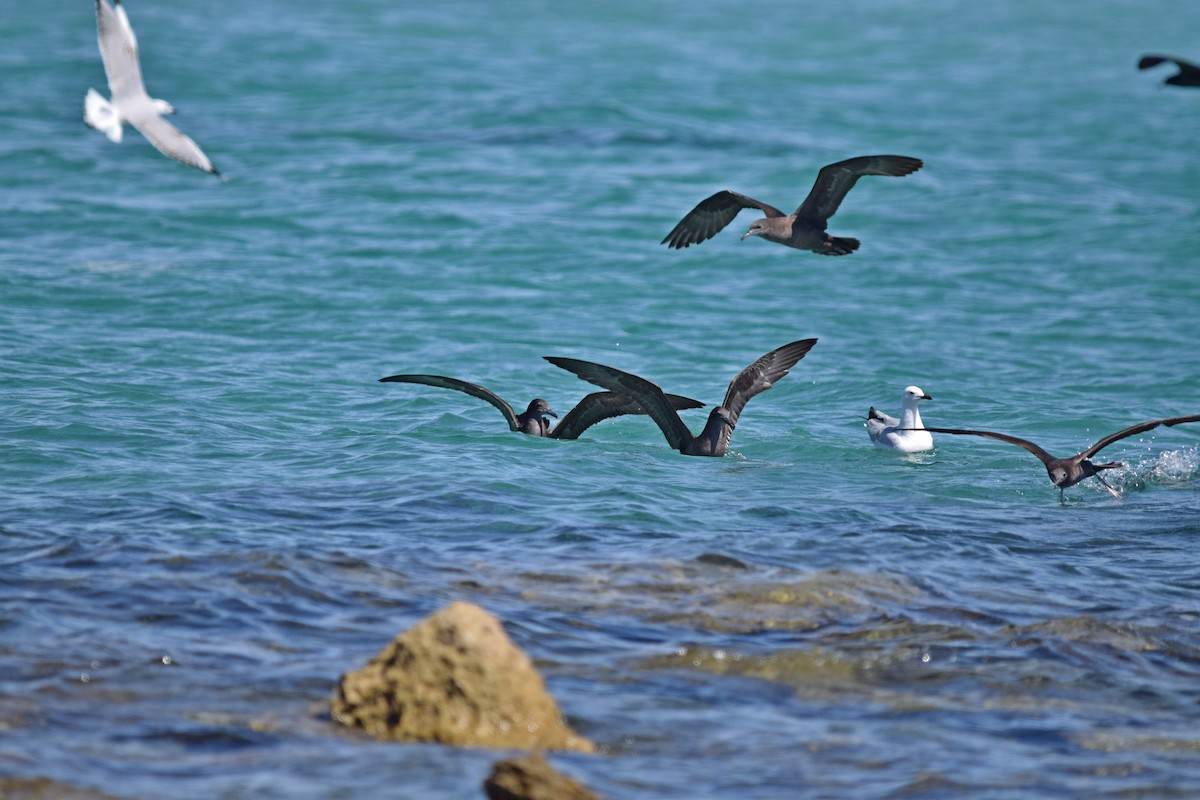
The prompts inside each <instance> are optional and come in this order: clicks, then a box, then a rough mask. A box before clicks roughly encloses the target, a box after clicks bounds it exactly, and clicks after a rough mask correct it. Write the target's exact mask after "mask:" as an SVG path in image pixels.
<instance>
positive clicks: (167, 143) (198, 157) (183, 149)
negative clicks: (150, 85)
mask: <svg viewBox="0 0 1200 800" xmlns="http://www.w3.org/2000/svg"><path fill="white" fill-rule="evenodd" d="M147 110H148V111H149V106H148V105H147ZM127 119H128V121H129V124H130V125H132V126H133V127H135V128H137V129H138V131H140V132H141V134H142V136H145V137H146V140H147V141H149V142H150V144H152V145H154V146H155V147H156V148H157V149H158V151H159V152H160V153H162V154H163V155H165V156H170V157H171V158H173V159H175V160H176V161H179V162H181V163H183V164H187V165H188V166H189V167H196V168H197V169H202V170H204V171H205V172H208V173H211V174H213V175H220V174H221V173H219V172H218V171H217V168H216V167H214V166H213V165H212V162H211V161H209V160H208V156H206V155H204V151H203V150H201V149H200V146H199V145H197V144H196V143H195V142H193V141H192V140H191V139H190V138H188V136H187V135H186V134H184V133H183V132H182V131H180V130H179V129H178V128H176V127H175V126H174V125H172V124H171V123H169V122H167V121H166V120H165V119H163V118H162V117H160V116H159V115H158V114H156V113H153V112H152V111H149V113H145V114H136V115H135V116H132V117H128V118H127Z"/></svg>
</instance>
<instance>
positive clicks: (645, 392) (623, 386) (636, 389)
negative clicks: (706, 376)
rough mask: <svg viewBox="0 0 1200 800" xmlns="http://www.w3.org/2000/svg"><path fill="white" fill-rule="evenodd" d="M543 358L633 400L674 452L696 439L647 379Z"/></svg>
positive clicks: (585, 363) (588, 363)
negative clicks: (660, 432)
mask: <svg viewBox="0 0 1200 800" xmlns="http://www.w3.org/2000/svg"><path fill="white" fill-rule="evenodd" d="M544 358H545V359H546V360H547V361H549V362H550V363H551V364H553V365H554V366H556V367H562V368H563V369H565V370H566V371H568V372H574V373H575V374H576V375H578V376H579V377H580V378H582V379H583V380H585V381H588V382H589V383H594V384H596V385H597V386H600V387H603V388H605V389H608V390H609V391H610V392H616V393H617V394H623V395H627V396H629V397H631V398H633V399H634V400H635V401H637V403H638V404H639V405H640V406H641V407H642V408H644V409H645V410H646V413H647V414H649V415H650V418H651V419H653V420H654V421H655V423H657V425H658V427H659V429H660V430H661V431H662V432H663V436H665V437H666V439H667V443H668V444H670V445H671V447H673V448H674V449H676V450H683V448H685V447H687V446H688V444H689V443H690V442H691V441H692V439H693V438H695V437H693V436H692V432H691V431H689V430H688V428H687V425H685V424H684V423H683V420H682V419H680V418H679V414H677V413H676V412H675V409H674V408H672V407H671V403H670V402H669V401H668V400H667V397H666V395H665V394H663V390H662V389H660V388H659V387H658V386H656V385H655V384H653V383H651V382H650V381H648V380H646V379H645V378H639V377H638V376H637V375H634V374H632V373H629V372H622V371H621V370H619V369H614V368H613V367H606V366H604V365H603V364H595V363H593V362H591V361H580V360H579V359H577V358H559V357H558V356H545V357H544Z"/></svg>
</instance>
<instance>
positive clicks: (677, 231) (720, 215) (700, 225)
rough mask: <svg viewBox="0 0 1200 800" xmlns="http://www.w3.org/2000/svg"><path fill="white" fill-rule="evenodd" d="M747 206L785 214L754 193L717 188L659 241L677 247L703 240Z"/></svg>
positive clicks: (770, 215)
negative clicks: (714, 192) (749, 195)
mask: <svg viewBox="0 0 1200 800" xmlns="http://www.w3.org/2000/svg"><path fill="white" fill-rule="evenodd" d="M743 208H757V209H760V210H761V211H762V212H763V213H764V214H766V215H767V216H768V217H782V216H784V214H783V212H782V211H780V210H779V209H778V208H775V207H774V206H769V205H767V204H766V203H760V202H758V201H757V200H755V199H754V198H753V197H746V195H744V194H738V193H737V192H730V191H723V192H717V193H716V194H714V195H713V196H712V197H707V198H705V199H703V200H701V201H700V202H699V203H697V204H696V207H695V208H693V209H692V210H691V211H689V212H688V213H687V216H685V217H684V218H683V219H681V220H679V223H678V224H677V225H676V226H675V227H674V228H672V229H671V232H670V233H668V234H667V235H666V238H664V239H663V240H662V241H661V242H659V244H665V245H667V246H668V247H671V248H674V249H677V250H678V249H680V248H683V247H687V246H688V245H692V244H700V242H703V241H705V240H706V239H711V238H712V237H714V236H716V235H717V234H718V233H719V232H720V231H721V229H722V228H724V227H725V226H726V225H728V224H729V223H730V222H733V218H734V217H736V216H737V215H738V212H740V211H741V210H742V209H743Z"/></svg>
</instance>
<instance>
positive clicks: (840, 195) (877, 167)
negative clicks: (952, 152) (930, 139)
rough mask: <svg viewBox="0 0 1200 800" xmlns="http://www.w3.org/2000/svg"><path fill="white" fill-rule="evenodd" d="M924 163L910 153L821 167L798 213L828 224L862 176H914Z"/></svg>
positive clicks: (857, 159)
mask: <svg viewBox="0 0 1200 800" xmlns="http://www.w3.org/2000/svg"><path fill="white" fill-rule="evenodd" d="M922 166H924V162H923V161H921V159H919V158H909V157H908V156H858V157H856V158H848V159H846V160H845V161H838V162H836V163H834V164H828V165H826V166H824V167H821V171H820V172H819V173H817V180H816V182H815V183H814V184H813V187H812V190H811V191H809V193H808V197H806V198H804V202H803V203H801V204H800V207H799V208H797V209H796V216H797V217H798V218H800V219H804V220H808V221H810V222H813V223H815V224H817V225H819V226H820V227H821V228H824V227H825V223H826V222H827V221H828V220H829V218H830V217H832V216H833V215H834V214H835V213H837V210H838V206H840V205H841V204H842V201H843V200H845V199H846V193H847V192H849V191H850V190H851V189H853V188H854V184H856V183H858V179H859V178H861V177H862V176H863V175H890V176H893V177H900V176H902V175H911V174H912V173H914V172H916V171H917V170H919V169H920V168H921V167H922Z"/></svg>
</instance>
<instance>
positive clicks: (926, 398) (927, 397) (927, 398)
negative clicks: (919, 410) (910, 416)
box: [917, 394, 933, 400]
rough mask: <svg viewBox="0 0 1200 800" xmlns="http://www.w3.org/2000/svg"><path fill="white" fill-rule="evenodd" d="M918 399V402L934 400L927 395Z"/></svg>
mask: <svg viewBox="0 0 1200 800" xmlns="http://www.w3.org/2000/svg"><path fill="white" fill-rule="evenodd" d="M917 399H918V400H932V399H933V398H932V397H930V396H929V395H927V394H923V395H921V396H920V397H918V398H917Z"/></svg>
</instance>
